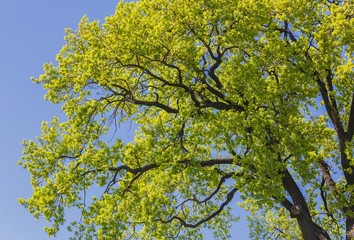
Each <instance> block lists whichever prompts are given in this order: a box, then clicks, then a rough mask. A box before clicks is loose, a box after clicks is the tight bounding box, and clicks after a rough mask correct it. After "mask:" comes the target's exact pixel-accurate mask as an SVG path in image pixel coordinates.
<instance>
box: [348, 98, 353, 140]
mask: <svg viewBox="0 0 354 240" xmlns="http://www.w3.org/2000/svg"><path fill="white" fill-rule="evenodd" d="M353 135H354V93H353V97H352V103H351V107H350V114H349V122H348V131H347V133H346V139H347V141H348V142H350V141H352V139H353Z"/></svg>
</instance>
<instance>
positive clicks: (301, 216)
mask: <svg viewBox="0 0 354 240" xmlns="http://www.w3.org/2000/svg"><path fill="white" fill-rule="evenodd" d="M283 174H284V177H283V186H284V188H285V190H286V191H287V192H288V193H289V195H290V197H291V199H292V201H293V204H291V203H290V202H289V201H288V200H286V201H285V202H287V203H284V202H283V206H285V207H286V208H287V209H288V210H289V212H290V216H291V217H292V218H296V220H297V223H298V225H299V227H300V230H301V233H302V236H303V238H304V240H329V239H331V238H330V236H329V235H328V233H327V232H326V231H325V230H324V229H323V228H321V227H320V226H318V225H317V224H316V223H314V222H313V221H312V217H311V215H310V210H309V209H308V206H307V203H306V200H305V198H304V196H303V194H302V193H301V191H300V189H299V187H298V186H297V184H296V182H295V181H294V179H293V178H292V176H291V174H290V173H289V171H288V170H287V169H286V170H285V171H284V172H283ZM290 205H291V206H290Z"/></svg>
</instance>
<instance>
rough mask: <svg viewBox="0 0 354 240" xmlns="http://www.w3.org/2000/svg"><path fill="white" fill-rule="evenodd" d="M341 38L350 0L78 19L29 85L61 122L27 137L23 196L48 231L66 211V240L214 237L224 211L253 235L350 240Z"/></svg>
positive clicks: (348, 117)
mask: <svg viewBox="0 0 354 240" xmlns="http://www.w3.org/2000/svg"><path fill="white" fill-rule="evenodd" d="M353 36H354V2H353V1H352V0H348V1H339V0H332V1H330V0H318V1H308V0H295V1H293V0H277V1H275V0H272V1H254V0H242V1H235V0H168V1H167V0H143V1H139V2H130V3H124V2H120V3H119V4H118V6H117V9H116V12H115V13H114V15H112V16H109V17H107V18H106V20H105V22H104V23H103V24H100V23H99V22H98V21H89V20H88V19H87V18H86V17H84V18H83V19H82V20H81V22H80V24H79V26H78V29H77V30H75V31H74V30H70V29H68V30H67V31H66V36H65V39H66V45H65V46H64V47H63V48H62V50H61V51H60V53H59V54H58V55H57V58H56V60H57V63H55V64H52V63H48V64H45V65H44V73H43V74H42V75H41V76H40V77H39V78H37V79H34V81H35V82H37V83H40V84H42V85H43V87H44V88H45V89H46V90H47V93H46V95H45V98H46V99H47V100H49V101H51V102H52V103H55V104H62V109H63V112H64V113H65V117H63V119H59V118H58V117H54V119H53V120H52V121H51V122H43V123H42V135H41V136H38V137H37V139H36V140H34V141H33V140H26V141H24V154H23V158H22V160H21V161H20V164H21V165H22V166H23V167H24V168H26V169H27V170H28V171H29V172H30V176H31V184H32V187H33V195H32V196H31V197H29V198H28V199H20V203H21V204H23V205H24V206H25V207H26V208H28V210H29V211H30V212H31V213H32V214H33V215H34V216H35V217H36V218H38V217H44V218H45V219H46V220H47V221H49V222H50V223H51V225H50V227H48V228H46V231H47V232H48V234H49V235H53V234H55V233H56V232H57V231H59V229H60V226H62V225H63V224H64V222H65V213H66V211H67V209H69V208H74V209H75V208H77V209H79V211H80V214H81V216H80V215H79V216H78V219H77V221H76V222H72V223H71V224H70V226H69V229H70V230H71V231H73V237H74V238H77V239H169V238H172V239H203V232H204V231H203V229H205V228H209V229H211V231H213V232H214V237H215V239H226V238H228V237H229V231H230V224H231V222H232V221H235V220H236V218H237V217H238V216H237V213H236V214H235V212H234V211H231V209H232V206H234V205H235V204H239V205H240V206H242V207H243V208H245V209H246V210H247V211H249V213H250V216H249V217H248V219H249V228H250V237H251V238H254V239H268V238H277V239H301V238H303V239H306V240H313V239H343V238H347V239H350V234H351V233H350V231H351V230H352V227H353V225H354V157H353V145H354V144H353V142H354V141H353V134H354V72H353V69H354V61H353V60H354V39H353ZM125 122H128V123H129V122H131V123H132V124H133V125H134V128H136V131H135V136H134V140H132V141H129V142H127V141H125V140H124V136H123V134H122V128H120V127H119V126H120V125H121V124H124V123H125ZM232 231H238V230H237V229H232ZM353 234H354V233H353Z"/></svg>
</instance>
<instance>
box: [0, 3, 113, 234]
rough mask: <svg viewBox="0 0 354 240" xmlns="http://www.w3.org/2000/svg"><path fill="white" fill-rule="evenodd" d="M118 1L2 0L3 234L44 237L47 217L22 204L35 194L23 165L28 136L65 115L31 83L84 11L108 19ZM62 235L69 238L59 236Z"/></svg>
mask: <svg viewBox="0 0 354 240" xmlns="http://www.w3.org/2000/svg"><path fill="white" fill-rule="evenodd" d="M116 5H117V1H109V0H106V1H99V0H89V1H83V0H61V1H45V0H31V1H23V0H0V29H1V33H0V82H1V94H0V132H1V135H0V153H1V157H0V159H1V170H0V171H1V174H0V192H1V195H0V226H1V227H0V239H4V240H5V239H8V240H27V239H28V240H42V239H47V236H46V235H45V233H44V232H43V231H42V229H43V226H44V225H45V224H44V222H43V221H41V220H39V221H36V220H35V219H34V218H33V217H32V216H31V215H30V214H29V213H28V212H27V210H26V209H24V208H23V207H22V206H20V205H19V204H18V203H17V198H18V197H20V196H25V197H28V196H30V194H31V192H32V190H31V187H30V185H29V175H28V173H27V172H26V171H25V170H23V169H22V168H20V167H19V166H18V165H17V161H18V159H19V158H20V156H21V152H22V145H21V142H22V139H23V138H30V139H33V138H34V137H35V136H36V135H39V134H40V124H41V121H43V120H50V119H52V117H53V116H54V115H58V114H60V108H59V106H55V105H51V104H50V103H48V102H46V101H44V100H43V94H44V90H42V88H41V86H40V85H36V84H34V83H32V82H31V80H30V77H31V76H38V75H39V74H41V73H42V65H43V63H45V62H50V61H54V58H55V55H56V54H57V53H58V51H59V50H60V48H61V47H62V46H63V44H64V40H63V37H64V28H76V26H77V24H78V22H79V21H80V19H81V17H82V16H83V15H85V14H86V15H87V16H88V17H89V18H90V19H100V20H102V21H103V20H104V17H105V16H108V15H111V14H113V12H114V10H115V6H116ZM57 239H68V237H67V236H65V235H63V234H62V235H58V238H57Z"/></svg>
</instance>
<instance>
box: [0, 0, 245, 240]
mask: <svg viewBox="0 0 354 240" xmlns="http://www.w3.org/2000/svg"><path fill="white" fill-rule="evenodd" d="M117 2H118V1H113V0H105V1H102V0H88V1H83V0H60V1H48V0H31V1H25V0H0V31H1V33H0V82H1V85H0V87H1V94H0V154H1V155H0V160H1V165H0V166H1V168H0V172H1V173H0V192H1V194H0V239H1V240H2V239H4V240H42V239H47V236H46V234H45V233H44V232H43V226H45V223H44V221H43V220H38V221H36V220H35V219H34V218H33V217H32V216H31V215H30V214H29V213H28V212H27V210H26V209H25V208H23V207H22V206H20V205H19V204H18V203H17V198H19V197H29V196H30V195H31V192H32V189H31V187H30V184H29V174H28V173H27V171H25V170H23V169H22V168H21V167H19V166H18V165H17V162H18V160H19V158H20V157H21V152H22V145H21V142H22V139H24V138H27V139H34V138H35V136H36V135H39V134H40V124H41V121H43V120H47V121H50V120H51V119H52V117H53V116H55V115H60V107H59V106H55V105H52V104H50V103H49V102H46V101H44V100H43V94H44V90H43V89H42V88H41V86H40V85H36V84H34V83H32V82H31V80H30V77H31V76H35V77H37V76H38V75H39V74H41V73H42V65H43V63H45V62H51V61H54V59H55V55H56V54H57V53H58V52H59V50H60V49H61V47H62V46H63V45H64V40H63V37H64V28H73V29H76V26H77V24H78V22H79V21H80V19H81V17H82V16H83V15H87V16H88V17H89V19H91V20H94V19H99V20H100V21H101V22H102V21H104V17H105V16H108V15H111V14H113V12H114V10H115V6H116V5H117ZM234 204H235V203H234ZM245 227H246V226H245V225H244V223H241V224H237V225H236V226H235V227H234V228H233V229H232V232H233V235H234V236H238V238H237V239H241V240H242V239H247V233H246V232H245V230H244V228H245ZM241 229H242V230H241ZM57 239H68V235H66V233H65V231H64V233H60V234H59V235H58V237H57ZM208 239H209V238H208ZM210 239H211V238H210Z"/></svg>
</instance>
